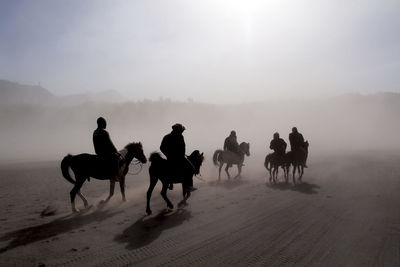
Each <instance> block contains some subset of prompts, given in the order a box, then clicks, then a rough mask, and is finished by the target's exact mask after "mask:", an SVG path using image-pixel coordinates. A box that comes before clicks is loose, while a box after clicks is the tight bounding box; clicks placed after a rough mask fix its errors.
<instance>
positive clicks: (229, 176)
mask: <svg viewBox="0 0 400 267" xmlns="http://www.w3.org/2000/svg"><path fill="white" fill-rule="evenodd" d="M228 169H229V164H228V163H227V164H226V167H225V172H226V174H227V175H228V179H231V175H230V174H229V171H228Z"/></svg>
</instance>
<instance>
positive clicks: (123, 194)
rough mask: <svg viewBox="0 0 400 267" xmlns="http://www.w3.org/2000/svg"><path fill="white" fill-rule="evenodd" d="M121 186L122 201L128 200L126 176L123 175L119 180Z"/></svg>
mask: <svg viewBox="0 0 400 267" xmlns="http://www.w3.org/2000/svg"><path fill="white" fill-rule="evenodd" d="M119 188H120V189H121V195H122V201H123V202H125V201H126V197H125V176H122V177H121V179H120V180H119Z"/></svg>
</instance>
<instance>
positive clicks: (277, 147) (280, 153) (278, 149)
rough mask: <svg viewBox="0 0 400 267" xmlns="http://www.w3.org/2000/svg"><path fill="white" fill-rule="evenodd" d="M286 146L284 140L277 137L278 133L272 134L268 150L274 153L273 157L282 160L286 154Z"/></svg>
mask: <svg viewBox="0 0 400 267" xmlns="http://www.w3.org/2000/svg"><path fill="white" fill-rule="evenodd" d="M286 147H287V144H286V142H285V140H283V139H282V138H280V137H279V133H274V135H273V139H272V140H271V143H270V145H269V148H270V149H272V150H273V151H274V153H273V155H274V156H276V157H279V158H280V159H282V158H283V157H284V156H285V153H286Z"/></svg>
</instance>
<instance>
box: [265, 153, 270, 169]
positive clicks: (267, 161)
mask: <svg viewBox="0 0 400 267" xmlns="http://www.w3.org/2000/svg"><path fill="white" fill-rule="evenodd" d="M268 163H269V164H271V160H270V159H269V154H268V155H267V156H266V157H265V161H264V166H265V168H266V169H267V170H268V171H270V170H271V169H270V168H268Z"/></svg>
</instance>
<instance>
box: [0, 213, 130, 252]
mask: <svg viewBox="0 0 400 267" xmlns="http://www.w3.org/2000/svg"><path fill="white" fill-rule="evenodd" d="M89 212H90V211H89ZM121 212H122V211H114V212H110V211H107V210H100V209H97V210H95V211H94V212H90V213H87V214H85V213H83V214H76V215H75V214H71V215H67V216H63V217H61V218H58V219H56V220H54V221H51V222H48V223H45V224H41V225H37V226H33V227H27V228H24V229H20V230H17V231H13V232H10V233H6V234H4V235H3V236H2V237H0V240H1V241H7V240H10V239H12V240H11V242H10V243H9V244H8V245H7V246H5V247H2V248H0V254H1V253H4V252H6V251H7V250H10V249H14V248H16V247H19V246H24V245H28V244H30V243H34V242H37V241H40V240H44V239H47V238H50V237H53V236H57V235H59V234H63V233H67V232H69V231H72V230H74V229H77V228H79V227H82V226H84V225H87V224H90V223H92V222H101V221H103V220H105V219H109V218H110V217H112V216H114V215H116V214H118V213H121Z"/></svg>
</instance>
